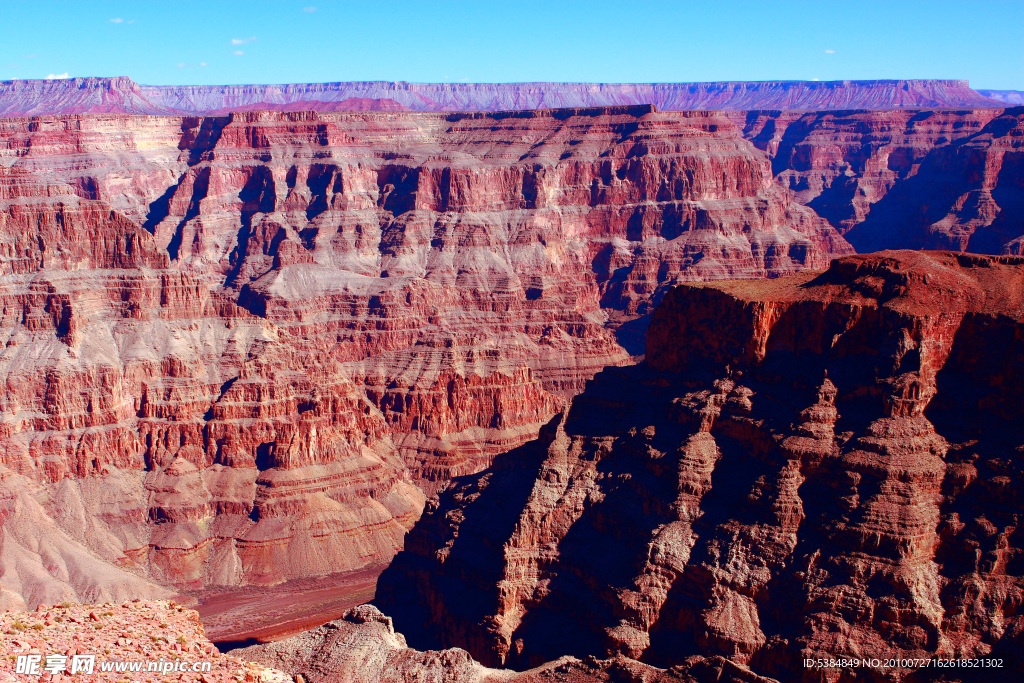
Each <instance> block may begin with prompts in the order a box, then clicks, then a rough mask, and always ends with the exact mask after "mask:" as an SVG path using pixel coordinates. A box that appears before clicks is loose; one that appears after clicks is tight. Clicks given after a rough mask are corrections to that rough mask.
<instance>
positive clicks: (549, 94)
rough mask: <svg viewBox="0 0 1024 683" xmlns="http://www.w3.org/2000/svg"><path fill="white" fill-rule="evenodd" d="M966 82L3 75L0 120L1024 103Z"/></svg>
mask: <svg viewBox="0 0 1024 683" xmlns="http://www.w3.org/2000/svg"><path fill="white" fill-rule="evenodd" d="M986 92H987V93H988V94H987V95H986V94H982V93H980V92H978V91H976V90H972V89H971V87H970V85H969V84H968V82H967V81H958V80H920V79H919V80H915V79H901V80H871V81H867V80H865V81H737V82H711V83H406V82H387V81H351V82H339V83H292V84H287V85H167V86H154V85H142V84H139V83H136V82H135V81H133V80H132V79H130V78H128V77H125V76H119V77H113V78H98V77H84V78H56V79H50V80H10V81H0V116H31V115H38V114H82V113H120V114H158V115H192V116H195V115H209V114H226V113H230V112H237V111H250V110H278V111H295V110H306V111H336V110H345V109H349V110H364V109H370V110H383V111H388V110H408V111H507V110H526V109H549V108H578V107H600V106H623V105H644V104H652V105H654V106H656V107H657V108H658V109H665V110H694V109H700V110H723V109H727V110H740V111H745V110H754V109H780V110H783V109H784V110H816V111H821V110H849V109H899V108H912V109H913V108H916V109H931V108H978V107H994V106H1005V105H1006V104H1014V103H1016V104H1020V100H1019V99H1014V97H1015V95H1014V91H986Z"/></svg>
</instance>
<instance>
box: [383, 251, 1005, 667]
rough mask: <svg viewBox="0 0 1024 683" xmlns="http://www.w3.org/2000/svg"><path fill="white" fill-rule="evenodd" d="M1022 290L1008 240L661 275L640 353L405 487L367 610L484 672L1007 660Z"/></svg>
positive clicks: (413, 639)
mask: <svg viewBox="0 0 1024 683" xmlns="http://www.w3.org/2000/svg"><path fill="white" fill-rule="evenodd" d="M1022 291H1024V260H1022V259H1020V258H1018V257H1014V256H1003V257H985V256H974V255H964V254H953V253H919V252H883V253H880V254H874V255H867V256H857V257H848V258H843V259H840V260H837V261H834V262H833V263H832V265H831V267H830V268H829V269H828V270H827V271H825V272H824V273H821V274H812V273H806V274H801V275H797V276H793V277H784V278H779V279H776V280H771V281H737V282H729V283H709V284H692V285H681V286H679V287H677V288H675V289H673V290H672V291H671V292H670V293H669V294H668V295H667V296H666V297H665V300H664V301H663V302H662V304H661V305H660V306H659V307H658V309H657V310H656V311H655V314H654V317H653V321H652V324H651V329H650V333H649V335H648V340H647V360H646V362H645V363H643V364H641V365H638V366H634V367H629V368H610V369H607V370H605V371H604V372H602V373H600V374H599V375H598V376H597V377H596V378H595V379H594V380H593V382H592V383H590V384H589V385H588V387H587V389H586V391H584V392H583V393H582V394H581V395H580V396H578V397H576V398H575V399H574V400H573V402H572V404H571V406H570V407H569V408H568V409H567V410H565V411H563V412H562V413H561V414H560V415H559V416H557V417H556V418H555V419H553V420H552V421H551V422H550V423H549V424H548V425H547V426H546V427H545V429H544V430H542V432H541V436H540V438H539V439H538V440H537V441H535V442H532V443H529V444H526V445H524V446H522V447H520V448H518V449H516V450H513V451H510V452H509V453H507V454H504V455H502V456H500V457H498V458H496V459H495V460H494V464H493V465H492V467H491V468H490V469H488V470H486V471H484V472H482V473H480V474H477V475H473V476H467V477H462V478H458V479H455V480H453V482H452V483H451V484H450V486H449V488H448V489H446V490H445V491H444V492H443V493H442V494H441V496H440V497H439V498H436V499H434V500H433V501H431V502H430V503H429V504H428V507H427V512H426V513H425V514H424V516H423V518H422V519H421V520H420V522H419V523H418V524H417V526H416V527H415V528H414V530H413V531H412V533H411V534H410V536H409V538H408V541H407V543H406V546H405V551H403V552H402V553H400V554H399V555H398V556H397V557H396V558H395V560H394V562H393V563H392V565H391V566H390V568H389V569H388V570H387V571H386V572H385V573H384V574H383V575H382V577H381V579H380V581H379V583H378V594H377V603H378V604H379V605H380V606H381V608H382V609H384V610H385V611H387V612H388V613H389V614H391V615H392V616H393V617H394V619H395V624H396V627H397V628H398V629H399V630H401V631H403V632H404V633H405V634H406V636H407V637H408V639H409V642H410V643H411V644H412V645H413V646H415V647H419V648H428V647H461V648H465V649H466V650H467V651H468V652H470V654H471V655H472V656H474V657H475V658H477V659H478V660H479V661H481V662H483V663H484V664H487V665H489V666H499V665H505V666H511V667H514V668H518V669H526V668H529V667H531V666H536V665H537V664H539V663H541V662H547V661H551V660H554V659H556V658H558V657H561V656H566V655H571V656H574V657H577V658H580V657H586V656H595V657H599V658H603V657H610V656H622V657H628V658H631V659H635V660H639V661H641V662H645V663H647V664H651V665H654V666H659V667H668V666H672V665H676V664H679V663H681V662H683V661H684V660H686V658H687V657H691V656H700V657H711V656H717V657H724V658H727V659H728V660H730V661H732V662H736V663H740V664H742V665H744V666H746V667H749V668H750V670H751V671H753V672H754V673H756V674H759V675H766V676H771V677H775V678H778V679H779V680H787V681H789V680H807V681H820V680H829V681H854V680H871V681H876V680H893V681H897V680H908V681H909V680H919V679H920V680H931V679H933V678H935V677H937V676H939V675H941V672H936V671H932V670H918V669H916V668H915V667H914V666H913V665H911V666H907V665H906V664H905V663H903V664H900V665H898V666H895V667H885V666H879V667H874V668H872V667H870V666H869V667H867V668H859V667H858V668H831V669H828V670H826V669H822V668H814V667H806V666H805V665H804V660H805V659H812V660H815V659H819V658H825V659H828V658H833V659H835V658H850V659H857V660H858V661H860V660H861V659H862V658H878V659H880V660H883V661H884V660H886V659H888V658H895V659H907V658H921V659H925V660H932V659H934V658H944V659H963V658H993V661H999V662H1001V663H1002V667H1003V668H1002V669H1001V670H998V671H995V670H991V671H988V672H986V674H990V678H989V680H996V679H1001V678H1000V677H1002V678H1005V679H1007V680H1010V679H1012V678H1013V677H1014V676H1019V675H1020V672H1021V671H1022V670H1024V662H1022V661H1021V659H1020V655H1019V653H1020V647H1021V643H1020V633H1021V631H1022V629H1024V622H1021V616H1020V614H1019V605H1020V604H1021V603H1022V601H1024V575H1022V566H1021V563H1020V561H1019V556H1020V554H1021V550H1020V547H1021V539H1020V538H1019V534H1018V532H1017V529H1018V528H1019V525H1020V522H1021V516H1022V514H1024V509H1022V508H1021V504H1020V501H1019V500H1017V499H1016V498H1015V497H1014V496H1013V493H1012V492H1013V491H1015V490H1017V489H1018V488H1019V487H1020V486H1021V484H1022V483H1024V482H1022V476H1024V475H1022V472H1021V468H1020V467H1019V463H1018V462H1017V460H1018V457H1017V456H1018V455H1019V452H1020V451H1021V449H1022V448H1024V442H1022V440H1021V436H1020V430H1019V424H1020V420H1021V417H1022V416H1021V415H1020V410H1021V409H1020V406H1021V402H1020V401H1019V400H1017V397H1016V392H1017V391H1018V389H1017V387H1018V386H1021V380H1022V379H1024V378H1022V377H1021V376H1020V375H1021V354H1020V350H1021V344H1020V342H1021V338H1022V335H1024V298H1022V294H1021V292H1022ZM955 677H956V674H954V678H955Z"/></svg>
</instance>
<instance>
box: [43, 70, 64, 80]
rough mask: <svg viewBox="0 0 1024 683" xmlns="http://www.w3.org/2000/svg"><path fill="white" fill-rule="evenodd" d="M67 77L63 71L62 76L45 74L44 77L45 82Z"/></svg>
mask: <svg viewBox="0 0 1024 683" xmlns="http://www.w3.org/2000/svg"><path fill="white" fill-rule="evenodd" d="M67 77H68V72H67V71H65V72H64V73H62V74H47V75H46V80H48V81H52V80H55V79H58V78H67Z"/></svg>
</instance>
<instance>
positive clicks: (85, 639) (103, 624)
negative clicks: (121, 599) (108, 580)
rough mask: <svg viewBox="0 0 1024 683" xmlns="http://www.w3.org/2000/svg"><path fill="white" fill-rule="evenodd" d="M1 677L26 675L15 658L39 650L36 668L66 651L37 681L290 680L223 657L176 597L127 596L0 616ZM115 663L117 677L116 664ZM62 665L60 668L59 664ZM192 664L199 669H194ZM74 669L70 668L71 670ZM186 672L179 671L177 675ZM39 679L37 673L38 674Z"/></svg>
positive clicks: (10, 680)
mask: <svg viewBox="0 0 1024 683" xmlns="http://www.w3.org/2000/svg"><path fill="white" fill-rule="evenodd" d="M0 650H2V651H3V653H4V654H5V655H7V656H5V657H4V658H3V660H0V681H3V683H15V682H16V681H24V680H26V678H27V677H29V676H31V674H25V673H18V672H17V669H16V662H17V658H18V657H19V656H26V655H27V656H31V655H37V656H39V657H40V661H39V667H40V670H42V669H43V668H44V667H45V666H46V665H47V664H48V663H49V662H48V661H47V656H48V655H49V656H52V655H57V656H64V657H65V658H66V659H64V660H60V661H58V662H54V665H55V667H56V668H55V670H56V671H60V672H61V673H58V674H51V673H50V672H43V673H42V680H47V679H49V680H53V679H71V680H74V679H81V680H89V681H105V680H127V677H126V675H125V674H126V671H128V669H127V667H138V668H137V669H136V670H135V671H134V672H132V673H131V677H130V680H132V681H139V682H140V683H143V682H144V683H153V682H155V681H165V680H167V678H168V676H170V675H173V676H174V680H178V681H189V682H192V683H196V682H200V681H201V682H202V683H214V682H217V683H227V682H228V681H231V682H234V681H249V682H251V683H291V682H292V680H293V678H292V676H290V675H287V674H286V673H284V672H282V671H278V670H275V669H268V668H266V667H263V666H260V665H258V664H254V663H252V662H249V661H246V660H243V659H240V658H238V657H233V656H225V655H222V654H221V653H220V652H219V651H218V650H217V648H216V647H215V646H214V645H213V643H211V642H210V641H209V640H207V638H206V634H205V633H204V631H203V625H202V624H201V623H200V622H199V615H198V614H196V613H195V612H193V611H192V610H186V609H182V608H181V607H180V606H178V605H176V604H175V603H174V602H168V601H166V600H159V601H146V602H142V601H138V600H136V601H133V602H125V603H123V604H119V605H114V604H111V603H109V602H108V603H106V604H102V605H95V606H90V605H71V604H63V605H58V606H54V607H52V608H48V609H47V608H42V607H41V608H40V609H39V610H36V611H35V612H11V611H5V612H3V613H0ZM76 655H92V656H93V657H94V659H93V661H92V671H89V670H88V669H82V670H76V669H75V664H76V663H75V661H74V659H75V656H76ZM150 663H153V664H154V665H155V666H157V667H159V666H165V665H166V666H167V667H170V666H174V665H176V666H177V668H176V669H175V670H174V673H173V674H171V673H168V672H167V671H170V669H169V668H168V669H167V671H149V670H148V668H149V666H150ZM118 666H121V667H124V668H121V669H120V675H119V674H118V669H117V668H116V667H118ZM61 667H63V668H61ZM193 667H197V668H196V670H195V672H193V670H192V669H193ZM73 670H74V671H75V672H74V673H71V672H72V671H73ZM182 672H184V673H182ZM36 677H38V674H37V675H36Z"/></svg>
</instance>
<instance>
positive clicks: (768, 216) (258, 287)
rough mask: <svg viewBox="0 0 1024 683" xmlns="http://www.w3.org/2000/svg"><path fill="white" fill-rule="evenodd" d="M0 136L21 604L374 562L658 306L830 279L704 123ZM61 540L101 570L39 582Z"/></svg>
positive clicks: (589, 117)
mask: <svg viewBox="0 0 1024 683" xmlns="http://www.w3.org/2000/svg"><path fill="white" fill-rule="evenodd" d="M0 140H2V143H3V144H2V146H0V151H2V154H0V159H2V163H0V273H2V275H0V301H3V308H2V317H0V333H2V334H3V338H4V339H5V346H4V349H3V353H2V354H0V373H2V375H3V377H4V380H5V383H4V385H3V388H2V391H0V445H2V450H0V456H2V457H0V465H2V466H3V467H4V468H6V469H5V470H4V472H5V473H6V474H5V476H6V477H7V481H8V484H7V485H6V486H8V487H10V489H9V490H10V491H11V495H12V500H14V499H15V498H17V496H24V495H28V494H29V493H30V494H31V498H32V500H33V501H35V502H36V503H37V504H38V506H39V507H38V509H37V508H32V510H34V512H32V514H37V515H41V516H42V517H41V518H40V519H43V518H48V519H50V520H52V521H53V526H54V529H53V530H48V529H50V526H48V525H47V524H44V523H43V522H42V521H41V522H40V523H39V524H37V525H35V526H34V527H32V529H34V531H33V530H25V529H22V530H18V533H20V534H25V533H28V534H29V536H31V538H21V537H20V536H18V535H17V534H16V533H15V532H14V530H11V531H10V532H7V531H2V532H0V533H10V534H11V535H10V536H7V537H4V539H3V541H2V542H3V544H4V549H5V552H8V551H9V552H11V553H15V555H17V556H18V557H21V556H22V555H24V556H25V557H27V558H31V560H30V561H26V562H27V563H26V562H21V561H18V562H13V561H12V564H11V565H10V566H11V568H10V569H9V570H7V571H6V572H5V573H4V575H3V577H0V583H2V584H3V585H4V586H5V587H6V588H7V589H8V591H9V597H10V599H11V600H12V602H11V604H12V605H18V604H20V602H19V600H20V599H23V600H25V601H26V602H28V603H31V602H33V601H38V600H49V601H56V600H64V599H74V598H76V597H77V598H78V599H83V598H84V597H85V596H86V594H90V595H91V594H92V593H90V591H92V592H96V591H99V594H102V595H108V594H109V595H118V596H119V595H121V594H122V593H121V592H119V591H121V590H122V588H119V587H118V586H121V587H123V586H125V585H131V586H134V587H135V588H133V590H136V589H138V590H142V589H141V588H139V586H141V585H142V584H140V583H127V584H126V583H125V582H124V572H125V571H127V572H129V573H131V572H134V573H135V575H136V578H139V580H140V581H142V582H143V583H145V585H146V591H148V594H150V595H161V594H162V593H161V592H160V590H159V589H158V587H157V585H154V584H152V583H146V582H155V584H158V585H164V586H174V587H176V588H178V589H189V590H192V589H201V588H203V587H206V586H246V585H257V584H258V585H269V584H276V583H280V582H282V581H285V580H288V579H293V578H297V577H303V576H320V575H325V574H328V573H332V572H338V571H348V570H355V569H360V568H363V567H369V566H373V565H380V564H384V563H386V562H387V561H388V560H389V559H390V557H391V556H392V554H393V553H394V552H395V550H396V549H397V548H398V547H399V545H400V543H401V541H402V537H403V534H404V532H405V530H406V529H407V528H408V527H409V526H411V525H412V523H413V522H414V520H415V518H416V517H417V515H418V513H419V510H420V507H421V506H422V504H423V500H424V496H423V494H422V493H421V492H420V489H418V488H416V486H414V483H418V484H419V485H420V486H421V487H422V489H425V490H427V491H430V490H432V489H434V488H436V487H437V486H439V485H440V484H442V483H443V482H444V481H446V480H447V479H448V478H449V477H451V476H453V475H459V474H466V473H472V472H476V471H479V470H480V469H481V468H483V467H485V466H486V465H487V464H488V463H489V461H490V459H491V458H492V457H493V456H494V455H495V454H496V453H500V452H502V451H506V450H508V449H510V448H515V447H517V446H519V445H520V444H522V443H525V442H527V441H529V440H530V439H532V438H534V437H535V436H536V434H537V432H538V430H539V429H540V426H541V425H542V424H544V423H545V422H546V421H548V420H549V419H550V417H551V416H552V415H553V414H555V413H556V412H557V411H558V410H560V409H561V408H562V406H563V405H564V403H565V400H566V398H567V397H568V396H571V395H572V394H574V393H576V392H578V391H579V390H580V389H582V387H583V385H584V383H585V381H586V380H587V379H588V378H589V377H591V376H593V374H594V373H596V372H597V371H598V370H600V369H601V368H602V367H605V366H607V365H615V364H622V363H626V362H629V361H630V359H631V354H636V353H639V352H640V351H642V347H638V346H637V345H636V344H635V340H634V342H630V339H631V337H630V335H631V334H634V333H635V329H636V328H641V329H642V325H643V323H644V320H645V318H644V316H645V315H646V314H647V313H648V312H649V311H650V309H651V306H652V303H653V302H656V301H657V300H658V299H660V297H661V296H662V295H663V293H664V292H665V291H667V289H668V288H669V287H670V286H671V285H672V284H674V283H676V282H681V281H691V280H700V279H706V278H722V277H774V276H779V275H785V274H789V273H793V272H797V271H800V270H802V269H805V268H821V267H824V266H825V265H826V264H827V263H828V261H829V259H830V258H831V257H832V256H833V255H835V254H844V253H849V252H850V247H849V245H848V244H847V243H846V242H845V241H844V240H843V239H842V238H841V237H840V236H839V235H838V233H837V232H836V231H835V230H833V229H832V228H831V227H829V226H828V225H827V223H826V222H825V221H823V220H822V219H820V218H819V217H817V216H816V215H815V214H814V213H813V212H812V211H811V210H809V209H807V208H805V207H803V206H801V205H800V204H798V203H796V202H794V201H793V200H792V199H791V197H790V196H789V195H788V194H787V193H786V192H785V191H784V190H783V189H782V188H780V187H779V186H778V185H777V184H775V183H774V181H773V179H772V172H771V166H770V163H769V161H768V159H767V158H766V157H765V156H764V155H763V154H762V153H761V152H760V151H759V150H757V149H756V148H755V147H754V146H753V145H751V144H750V143H749V142H747V141H746V140H744V139H743V138H742V137H741V136H740V134H739V131H738V130H737V129H736V128H735V127H734V126H733V125H732V124H731V122H730V121H729V119H727V118H725V117H723V116H721V115H719V114H716V113H705V112H699V113H674V114H669V113H661V112H656V111H654V109H653V108H652V107H632V108H611V109H608V108H605V109H589V110H560V111H542V112H524V113H513V114H508V113H506V114H498V115H480V114H431V113H423V114H411V113H401V112H396V113H389V112H369V113H348V114H342V113H327V114H317V113H312V112H296V113H267V112H252V113H241V114H234V115H231V116H223V117H204V118H200V117H196V118H172V117H167V118H159V117H126V116H68V117H43V118H37V119H6V120H2V121H0ZM624 345H625V346H624ZM15 494H17V496H15ZM27 504H28V503H25V505H27ZM25 509H28V508H25ZM58 532H59V534H64V535H66V536H67V537H68V539H66V540H62V541H61V543H64V544H65V545H66V544H67V543H71V542H74V543H78V544H80V545H81V546H84V547H86V548H89V549H90V550H91V551H92V553H93V555H94V557H95V559H96V561H97V562H101V563H107V564H108V565H115V566H113V567H110V568H109V571H102V572H101V571H98V570H96V569H95V568H93V569H91V570H89V571H88V572H86V571H80V570H78V569H75V568H74V567H68V570H67V571H63V570H61V571H57V570H56V569H54V571H53V573H52V574H50V573H48V572H47V571H46V570H45V569H43V568H45V567H50V568H53V567H54V566H55V565H54V564H53V563H52V562H49V561H48V560H47V558H46V554H45V553H44V552H42V551H41V550H40V549H39V548H40V547H41V546H42V545H45V544H46V543H49V542H51V541H49V540H47V539H52V538H56V536H55V535H54V534H58ZM33 534H34V535H33ZM59 534H58V535H59ZM61 538H62V539H63V537H61ZM69 547H70V546H69ZM91 576H95V577H99V578H97V579H96V580H95V581H93V580H92V579H91V578H90V577H91ZM143 579H144V580H145V581H143ZM104 591H105V592H104ZM18 596H20V597H18Z"/></svg>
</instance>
